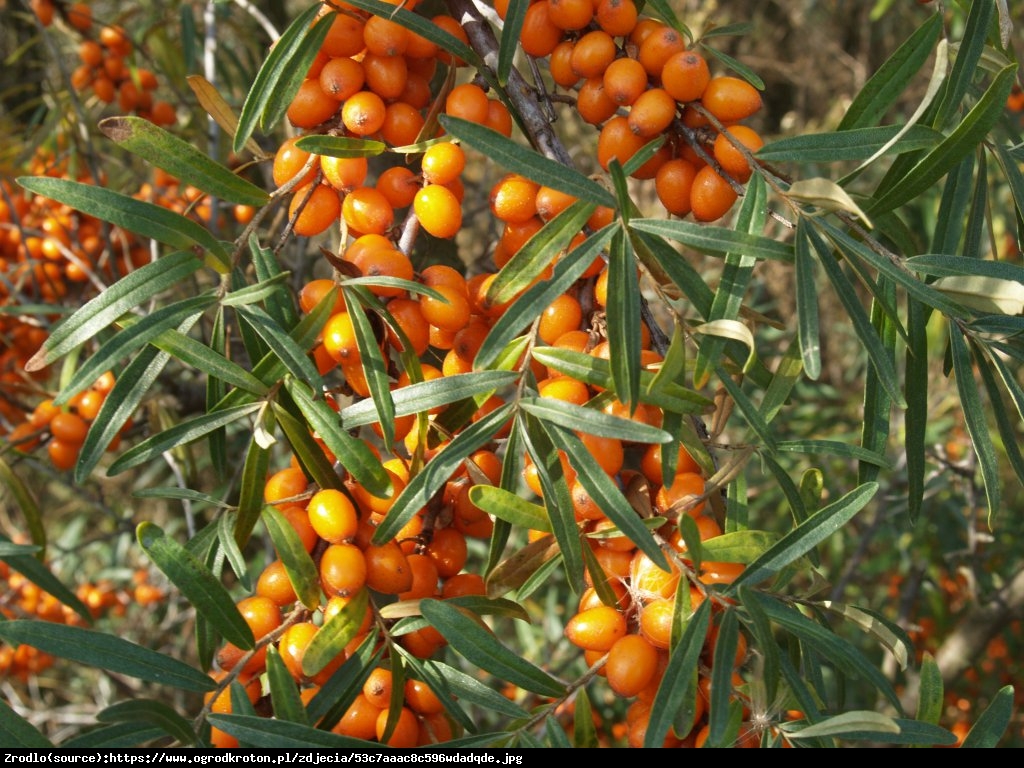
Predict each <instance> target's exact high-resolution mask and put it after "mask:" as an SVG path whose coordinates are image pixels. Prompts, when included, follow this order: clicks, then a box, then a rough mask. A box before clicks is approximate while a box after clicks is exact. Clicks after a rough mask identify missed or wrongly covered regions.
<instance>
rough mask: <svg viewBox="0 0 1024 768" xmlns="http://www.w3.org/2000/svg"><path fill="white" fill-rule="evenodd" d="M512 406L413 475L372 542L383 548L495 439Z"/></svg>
mask: <svg viewBox="0 0 1024 768" xmlns="http://www.w3.org/2000/svg"><path fill="white" fill-rule="evenodd" d="M512 409H513V403H505V404H504V405H502V406H500V407H499V408H497V409H495V410H494V411H492V412H491V413H489V414H487V415H486V416H484V417H483V418H482V419H480V420H479V421H477V422H475V423H474V424H473V425H472V426H470V427H467V428H466V429H465V430H463V431H462V432H460V433H459V434H457V435H456V436H455V437H454V438H452V440H451V442H450V443H448V445H446V446H445V447H444V448H443V449H442V450H441V451H439V452H438V453H437V454H436V455H435V456H434V457H433V458H432V459H431V460H430V468H429V471H423V472H420V473H418V474H416V475H415V476H414V477H412V479H410V480H409V482H408V484H407V485H406V486H405V488H403V489H402V491H401V493H399V494H398V498H396V499H395V500H394V502H393V503H392V505H391V508H390V509H389V510H388V513H387V515H386V516H385V518H384V520H382V521H381V523H380V525H378V526H377V530H376V531H375V532H374V534H373V542H374V543H375V544H382V543H384V542H386V541H388V540H389V539H392V538H394V536H395V534H397V533H398V531H400V530H401V528H402V526H403V525H405V524H406V523H407V522H409V520H411V519H412V517H413V516H414V515H415V514H416V513H417V512H419V511H420V510H421V509H423V508H424V507H425V506H426V505H427V503H428V502H429V501H430V499H431V498H433V496H434V494H435V493H437V492H438V491H439V490H440V489H441V488H442V487H443V486H444V484H445V483H446V482H448V479H449V478H450V477H451V476H452V473H453V472H455V470H456V469H457V468H458V467H459V465H460V464H462V462H463V460H464V459H465V458H466V457H467V456H469V455H470V454H471V453H473V451H475V450H477V449H478V448H481V447H482V446H484V445H486V444H487V443H488V442H490V441H491V440H493V439H494V435H495V434H496V433H497V432H498V430H499V429H501V427H502V426H503V425H504V423H505V422H506V421H507V420H508V419H509V417H510V416H511V414H512Z"/></svg>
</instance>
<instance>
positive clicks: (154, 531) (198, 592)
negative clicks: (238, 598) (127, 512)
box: [135, 522, 255, 651]
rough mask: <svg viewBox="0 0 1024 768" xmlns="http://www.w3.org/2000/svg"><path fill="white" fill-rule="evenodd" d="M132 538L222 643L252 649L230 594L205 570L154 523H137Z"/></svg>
mask: <svg viewBox="0 0 1024 768" xmlns="http://www.w3.org/2000/svg"><path fill="white" fill-rule="evenodd" d="M135 535H136V538H137V539H138V541H139V545H140V546H141V547H142V549H143V550H144V551H145V553H146V554H147V555H148V556H149V558H150V559H151V560H152V561H153V563H154V564H155V565H156V566H157V567H158V568H159V569H160V570H161V571H162V572H163V574H164V575H165V576H167V578H168V579H169V580H170V581H171V583H172V584H174V586H176V587H177V588H178V589H179V590H180V591H181V593H182V594H183V595H184V596H185V597H187V598H188V601H189V603H191V604H192V605H193V606H194V607H195V609H196V610H197V611H198V612H199V613H201V614H202V615H203V616H204V617H205V618H206V620H207V621H209V622H210V624H212V625H213V626H214V627H216V629H217V631H218V632H220V634H221V635H222V636H223V637H224V639H225V640H227V641H228V642H230V643H234V644H235V645H237V646H238V647H239V648H241V649H242V650H246V651H248V650H251V649H252V647H253V645H254V642H255V641H254V640H253V635H252V629H250V628H249V625H248V624H247V623H246V621H245V618H244V617H243V616H242V614H241V613H239V611H238V608H237V607H236V606H235V601H234V600H233V599H232V598H231V595H230V593H229V592H228V591H227V589H226V588H225V587H224V585H223V584H221V583H220V581H219V580H218V579H217V577H216V576H214V575H213V574H212V573H211V572H210V571H209V570H208V569H207V568H206V566H204V565H203V564H202V563H201V562H200V561H199V560H198V559H197V558H195V557H194V556H193V555H192V554H191V553H190V552H189V551H188V550H187V549H185V548H184V547H183V546H181V545H180V544H178V542H176V541H175V540H174V539H172V538H170V537H169V536H167V535H166V534H165V533H164V532H163V530H162V529H161V528H160V527H159V526H158V525H156V524H155V523H151V522H144V523H140V524H139V526H138V528H137V529H136V533H135Z"/></svg>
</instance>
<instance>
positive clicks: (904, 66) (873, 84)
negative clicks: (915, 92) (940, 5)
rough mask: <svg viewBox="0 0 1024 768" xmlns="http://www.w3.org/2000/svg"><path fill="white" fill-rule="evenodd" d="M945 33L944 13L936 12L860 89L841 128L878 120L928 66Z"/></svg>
mask: <svg viewBox="0 0 1024 768" xmlns="http://www.w3.org/2000/svg"><path fill="white" fill-rule="evenodd" d="M941 34H942V14H939V13H934V14H932V15H931V16H930V17H929V18H928V20H927V21H926V22H924V23H923V24H921V26H919V27H918V28H917V29H916V30H914V32H913V34H911V35H910V37H908V38H907V39H906V41H904V42H903V44H902V45H900V47H899V48H897V49H896V50H895V51H894V52H893V54H892V55H891V56H890V57H889V58H888V59H887V60H886V61H885V63H884V64H882V66H881V67H879V68H878V70H877V71H876V72H875V73H874V74H873V75H872V76H871V77H870V78H869V79H868V81H867V82H866V83H865V84H864V87H863V88H861V89H860V91H859V92H858V93H857V95H856V97H854V99H853V102H852V103H851V104H850V106H849V107H848V108H847V110H846V114H845V115H844V116H843V119H842V120H841V121H840V123H839V130H843V131H845V130H850V129H853V128H864V127H868V126H872V125H874V124H875V123H877V122H878V121H879V120H880V119H881V118H882V116H883V115H884V114H885V113H886V111H888V109H889V108H890V107H891V106H892V105H893V104H895V103H896V100H897V99H898V98H900V97H901V96H902V95H903V94H905V93H906V90H907V86H908V85H909V84H910V81H911V80H912V79H913V78H914V77H915V76H916V75H917V73H918V71H920V69H921V67H922V66H924V64H925V62H926V61H927V60H928V57H929V56H930V55H931V53H932V51H933V50H934V48H935V45H936V43H938V41H939V36H940V35H941Z"/></svg>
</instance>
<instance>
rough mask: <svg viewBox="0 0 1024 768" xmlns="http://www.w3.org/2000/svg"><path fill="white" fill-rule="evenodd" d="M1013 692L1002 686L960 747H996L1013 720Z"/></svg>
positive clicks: (1011, 688) (1007, 686)
mask: <svg viewBox="0 0 1024 768" xmlns="http://www.w3.org/2000/svg"><path fill="white" fill-rule="evenodd" d="M1013 710H1014V691H1013V686H1012V685H1004V686H1003V687H1002V688H1000V689H999V691H998V693H996V695H995V697H994V698H993V699H992V701H991V703H989V705H988V706H987V707H986V708H985V711H984V712H982V713H981V716H980V717H979V718H978V719H977V720H976V721H975V723H974V727H973V728H971V730H970V731H968V733H967V736H966V737H964V741H963V744H961V745H960V746H961V747H962V748H965V749H991V748H993V747H996V746H998V744H999V742H1000V740H1002V738H1003V736H1004V735H1005V734H1006V729H1007V727H1008V726H1009V725H1010V720H1011V719H1012V718H1013Z"/></svg>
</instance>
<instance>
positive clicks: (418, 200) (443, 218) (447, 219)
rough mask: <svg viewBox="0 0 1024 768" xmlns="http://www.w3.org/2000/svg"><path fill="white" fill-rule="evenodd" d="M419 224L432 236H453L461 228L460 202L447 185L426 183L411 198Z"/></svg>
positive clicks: (444, 237)
mask: <svg viewBox="0 0 1024 768" xmlns="http://www.w3.org/2000/svg"><path fill="white" fill-rule="evenodd" d="M412 205H413V211H414V212H415V214H416V218H417V219H419V222H420V226H422V227H423V229H425V230H426V231H427V232H428V233H430V234H431V235H433V236H434V237H438V238H441V239H448V238H452V237H455V235H456V234H458V232H459V230H460V229H461V228H462V204H461V203H460V202H459V199H458V197H456V196H455V193H453V192H452V191H451V190H450V189H448V187H445V186H442V185H440V184H427V185H426V186H425V187H423V188H422V189H421V190H420V191H419V192H417V193H416V197H415V198H414V199H413V203H412Z"/></svg>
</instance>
